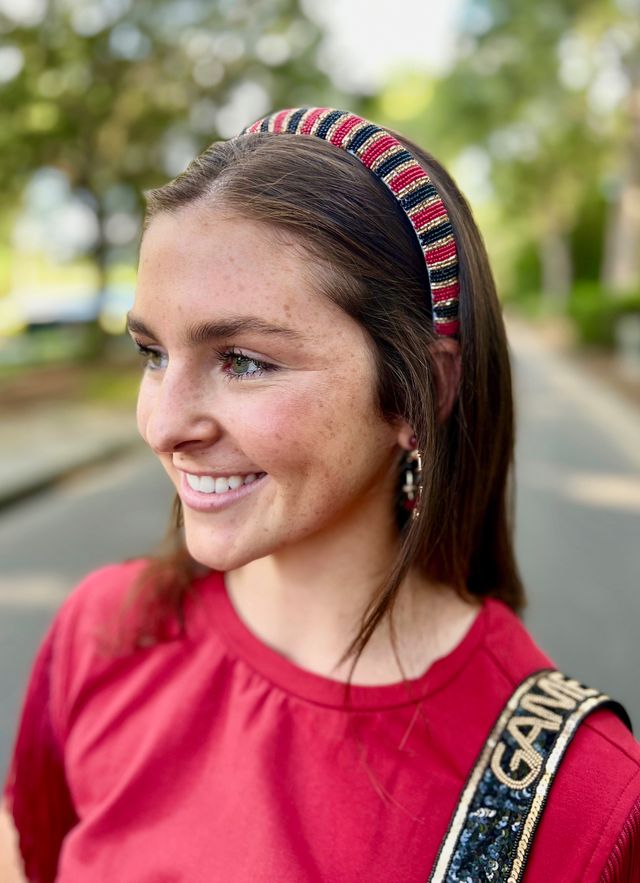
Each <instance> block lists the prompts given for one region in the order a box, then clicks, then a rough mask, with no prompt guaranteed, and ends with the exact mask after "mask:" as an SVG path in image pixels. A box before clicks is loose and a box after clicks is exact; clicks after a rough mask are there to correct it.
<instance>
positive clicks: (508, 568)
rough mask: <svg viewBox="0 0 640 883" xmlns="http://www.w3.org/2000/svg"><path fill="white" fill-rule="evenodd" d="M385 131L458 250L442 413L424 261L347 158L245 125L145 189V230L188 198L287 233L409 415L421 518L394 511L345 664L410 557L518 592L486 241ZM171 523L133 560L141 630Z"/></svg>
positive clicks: (388, 200) (373, 184)
mask: <svg viewBox="0 0 640 883" xmlns="http://www.w3.org/2000/svg"><path fill="white" fill-rule="evenodd" d="M396 137H398V138H399V140H401V141H402V142H403V143H404V144H405V145H406V146H407V147H408V149H409V150H410V151H411V152H412V153H413V154H414V156H416V158H417V159H418V161H419V162H421V164H423V166H424V168H425V170H426V171H427V172H428V174H429V176H430V177H431V179H432V181H433V183H434V184H435V186H436V188H437V189H438V191H439V193H440V194H441V196H442V198H443V200H444V202H445V204H446V206H447V209H448V212H449V216H450V218H451V222H452V224H453V228H454V231H455V237H456V242H457V247H458V252H459V260H460V285H461V293H460V323H461V331H460V335H459V337H460V346H461V357H462V379H461V384H460V388H459V394H458V397H457V401H456V403H455V405H454V407H453V410H452V412H451V414H450V416H449V417H448V419H447V420H445V421H444V422H442V423H441V424H439V423H438V421H437V419H436V397H435V381H434V376H435V375H434V370H433V362H432V356H431V353H430V344H431V343H432V342H433V341H434V340H435V339H436V335H435V334H434V332H433V330H432V326H431V308H430V299H429V288H428V279H427V274H426V269H425V265H424V259H423V257H422V254H421V251H420V247H419V245H418V243H417V240H416V237H415V234H414V232H413V230H412V229H411V226H410V224H409V222H408V219H407V218H406V217H404V215H403V213H402V211H401V210H400V209H399V207H398V205H397V203H396V201H395V199H394V197H393V196H392V195H391V194H390V193H389V192H388V191H387V190H386V188H385V187H384V185H383V184H381V183H380V182H379V181H377V180H376V179H375V177H374V176H373V175H372V174H371V173H370V172H369V171H368V170H367V169H365V168H364V167H363V166H362V165H361V163H360V162H359V161H358V160H357V159H356V158H354V157H353V156H351V155H350V154H348V153H347V152H346V151H343V150H341V149H338V148H335V147H333V146H332V145H330V144H327V143H326V142H324V141H322V140H320V139H318V138H313V137H301V136H296V135H277V136H276V135H272V134H252V135H245V136H242V137H239V138H236V139H234V140H231V141H226V142H216V143H214V144H212V145H211V146H210V147H209V148H208V149H207V150H205V151H204V153H202V154H201V155H200V156H199V157H197V158H196V159H195V160H193V162H192V163H191V165H190V166H189V167H188V168H187V170H186V171H185V172H184V173H183V174H182V175H180V176H179V177H178V178H176V179H175V180H174V181H171V182H170V183H168V184H166V185H164V186H163V187H160V188H158V189H156V190H152V191H150V192H149V193H148V194H147V205H148V209H147V215H146V218H145V229H146V227H147V226H148V224H149V223H150V222H151V221H152V219H153V218H154V217H155V216H156V215H157V214H159V213H162V212H170V213H173V212H177V211H179V210H180V209H182V208H183V207H185V206H188V205H191V204H196V203H197V204H199V205H200V206H209V205H210V206H222V207H223V208H224V209H225V211H227V210H228V211H231V212H232V213H233V215H234V216H239V217H245V218H247V219H250V220H251V221H253V222H256V221H257V222H264V223H265V224H268V225H269V227H270V228H272V229H274V230H275V231H283V232H285V233H286V234H287V235H288V236H289V237H292V238H293V239H294V240H295V241H297V242H299V243H300V244H301V245H302V246H303V248H304V249H305V250H306V252H307V253H308V254H310V255H311V257H312V258H314V259H315V261H316V262H318V263H319V265H320V267H322V268H323V269H324V272H322V273H321V275H320V276H319V277H318V278H317V283H318V286H319V288H320V290H321V292H322V293H323V294H324V295H325V296H326V297H328V298H330V299H331V300H332V301H334V302H335V303H337V304H338V305H339V306H340V307H341V308H342V309H344V310H345V311H346V312H347V313H348V314H349V315H350V316H351V317H353V318H354V319H355V320H356V321H357V322H359V323H360V325H361V326H362V327H363V328H364V329H365V330H366V331H367V333H368V334H369V336H370V338H371V340H372V342H373V344H374V348H375V352H376V357H377V363H378V402H379V407H380V410H381V412H382V413H383V414H384V415H385V416H387V417H389V418H391V417H395V416H400V417H402V418H404V419H405V420H407V421H408V422H409V423H410V424H411V426H412V427H413V428H414V431H415V434H416V436H417V439H418V447H419V448H420V450H421V452H422V459H423V464H424V469H423V484H424V489H423V494H422V502H421V506H420V517H419V518H418V519H416V520H411V519H407V518H406V517H405V518H403V517H402V515H401V510H399V511H398V524H399V536H400V543H399V550H398V555H397V559H396V561H395V563H394V566H393V570H392V572H391V573H390V574H389V576H388V579H387V580H386V581H385V583H384V584H383V585H381V586H380V588H379V590H378V591H377V592H376V594H375V595H374V597H373V598H372V599H371V602H370V604H369V606H368V608H367V611H366V613H365V615H364V617H363V620H362V623H361V628H360V630H359V633H358V634H357V636H356V638H355V639H354V640H353V642H352V643H351V645H350V646H349V647H348V648H347V650H346V651H345V654H344V656H343V660H346V659H348V658H350V657H353V665H352V668H351V671H353V666H355V663H356V662H357V659H358V657H359V655H360V653H361V652H362V650H363V649H364V647H365V645H366V643H367V641H368V640H369V638H370V637H371V635H372V634H373V632H374V631H375V629H376V627H377V625H378V624H379V623H380V622H381V620H382V619H383V618H384V617H385V615H386V614H390V613H391V612H392V610H393V603H394V600H395V598H396V595H397V591H398V588H399V586H400V583H401V581H402V579H403V578H404V576H405V575H406V573H407V571H408V570H409V569H410V568H412V567H415V568H418V569H419V570H421V571H422V573H424V574H425V575H426V576H427V577H428V578H430V579H432V580H434V581H436V582H441V583H446V584H449V585H452V586H453V587H455V589H456V590H457V591H458V592H459V594H460V595H461V596H463V597H469V596H493V597H495V598H499V599H501V600H503V601H504V602H506V603H507V604H508V605H509V606H510V607H511V608H512V609H514V610H516V611H518V610H519V609H520V608H521V607H522V606H523V605H524V603H525V600H524V590H523V586H522V583H521V580H520V576H519V573H518V568H517V564H516V561H515V557H514V551H513V513H514V488H513V485H512V484H511V477H512V469H513V448H514V414H513V399H512V386H511V369H510V362H509V354H508V348H507V340H506V334H505V329H504V324H503V321H502V315H501V309H500V304H499V301H498V298H497V295H496V290H495V285H494V282H493V278H492V274H491V270H490V267H489V263H488V259H487V255H486V251H485V248H484V245H483V242H482V238H481V236H480V233H479V231H478V229H477V227H476V225H475V222H474V220H473V217H472V214H471V211H470V209H469V206H468V204H467V202H466V201H465V199H464V197H463V196H462V194H461V193H460V191H459V190H458V188H457V187H456V185H455V183H454V182H453V180H452V179H451V177H450V176H449V175H448V174H447V172H446V171H445V170H444V169H443V168H442V166H441V165H440V164H439V163H438V162H437V161H436V160H435V159H434V158H433V157H432V156H430V155H429V154H428V153H426V152H425V151H423V150H421V149H420V148H419V147H417V146H415V145H413V144H412V143H411V142H409V141H407V140H406V139H403V138H401V137H400V136H398V135H396ZM180 524H181V519H180V510H179V506H178V507H177V508H176V509H175V522H174V526H173V528H172V529H171V532H170V533H171V537H172V539H173V541H174V543H176V544H177V545H176V546H175V548H174V550H173V551H172V552H170V553H169V554H165V555H164V556H161V557H158V558H156V559H155V560H152V561H151V562H150V564H149V566H148V568H147V570H146V571H145V580H144V583H145V585H146V586H148V588H149V590H150V591H149V599H150V601H152V602H153V606H154V609H155V610H156V614H155V615H154V616H151V614H150V613H149V611H147V616H146V619H145V620H144V622H143V625H145V627H146V629H147V641H148V633H149V630H150V629H151V630H153V629H156V628H157V625H158V623H159V622H161V621H162V613H160V615H158V613H157V611H163V610H165V611H171V612H173V613H177V614H178V616H179V619H180V622H183V605H184V599H185V595H186V592H188V588H189V585H190V584H191V582H192V580H193V577H194V574H195V569H194V568H195V567H196V566H197V565H195V564H194V562H192V561H190V559H189V557H188V555H187V554H185V549H184V544H183V543H182V541H181V539H180ZM149 610H150V608H149Z"/></svg>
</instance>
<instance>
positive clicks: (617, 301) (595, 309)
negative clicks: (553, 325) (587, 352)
mask: <svg viewBox="0 0 640 883" xmlns="http://www.w3.org/2000/svg"><path fill="white" fill-rule="evenodd" d="M568 312H569V316H570V317H571V318H572V319H573V321H574V324H575V327H576V330H577V332H578V338H579V340H580V342H581V343H583V344H586V345H589V346H597V347H603V348H607V349H611V348H613V346H614V345H615V327H616V322H617V320H618V319H619V318H620V317H621V316H624V315H628V314H629V313H637V314H638V315H640V292H632V293H630V294H628V295H626V296H624V297H620V295H618V294H614V293H613V292H610V291H607V290H606V289H604V288H602V286H600V285H598V284H597V283H595V282H582V283H579V284H577V285H575V286H574V288H573V290H572V292H571V298H570V300H569V308H568Z"/></svg>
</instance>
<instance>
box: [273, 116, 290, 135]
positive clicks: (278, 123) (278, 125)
mask: <svg viewBox="0 0 640 883" xmlns="http://www.w3.org/2000/svg"><path fill="white" fill-rule="evenodd" d="M289 113H290V111H288V110H281V111H280V113H277V114H276V115H275V117H274V120H273V131H274V132H276V133H278V134H280V132H282V126H283V124H284V121H285V120H286V118H287V117H288V116H289Z"/></svg>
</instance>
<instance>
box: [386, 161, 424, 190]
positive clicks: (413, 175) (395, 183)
mask: <svg viewBox="0 0 640 883" xmlns="http://www.w3.org/2000/svg"><path fill="white" fill-rule="evenodd" d="M415 181H424V183H425V184H426V183H427V182H428V181H429V176H428V175H427V173H426V172H424V171H423V170H422V169H420V168H418V167H417V166H411V168H408V169H405V170H404V171H403V172H398V174H397V175H394V176H393V178H391V179H390V180H389V181H387V185H388V186H389V187H390V188H391V190H393V192H394V193H399V192H400V190H404V188H405V187H407V186H408V185H409V184H413V183H414V182H415Z"/></svg>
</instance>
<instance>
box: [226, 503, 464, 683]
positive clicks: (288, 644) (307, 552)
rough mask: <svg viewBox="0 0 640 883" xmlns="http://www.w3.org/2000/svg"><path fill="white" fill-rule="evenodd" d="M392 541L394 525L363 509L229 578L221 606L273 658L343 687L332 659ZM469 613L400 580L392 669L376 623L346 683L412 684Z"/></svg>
mask: <svg viewBox="0 0 640 883" xmlns="http://www.w3.org/2000/svg"><path fill="white" fill-rule="evenodd" d="M374 537H375V538H376V541H375V542H374V541H373V539H372V538H374ZM398 542H399V541H398V538H397V533H396V531H395V527H394V525H392V524H390V523H385V522H384V521H383V522H380V523H378V524H377V525H376V524H375V523H372V521H371V512H370V511H369V512H368V513H367V518H362V519H361V520H360V522H359V524H358V523H356V524H354V523H353V522H352V523H351V526H350V529H349V530H345V529H344V526H341V525H334V526H333V527H332V528H329V529H327V530H326V531H324V532H323V533H321V534H320V533H319V534H314V535H313V537H310V538H307V539H306V540H305V541H304V542H302V543H296V544H295V546H292V547H286V548H284V549H282V550H280V551H278V552H275V553H274V554H271V555H269V556H267V557H265V558H260V559H257V560H255V561H251V562H250V563H248V564H246V565H244V566H242V567H239V568H237V569H236V570H233V571H230V572H229V573H227V575H226V584H227V590H228V593H229V597H230V600H231V602H232V604H233V605H234V607H235V608H236V611H237V612H238V615H239V616H240V617H241V618H242V619H243V621H244V622H245V624H246V625H247V626H248V628H250V629H251V631H252V632H253V633H254V634H255V635H256V636H257V637H258V638H259V639H260V640H262V641H263V642H264V643H266V644H267V645H269V646H270V647H272V648H273V649H274V650H276V651H277V652H279V653H281V654H282V655H283V656H285V657H287V658H288V659H290V660H291V661H292V662H294V663H295V664H297V665H299V666H300V667H302V668H305V669H307V670H308V671H312V672H315V673H316V674H320V675H324V676H327V677H332V678H335V679H338V680H345V679H346V678H347V676H348V674H349V670H350V667H351V660H348V661H347V662H346V663H340V662H339V661H340V659H341V657H342V655H343V654H344V652H345V650H346V648H347V647H348V645H349V644H350V643H351V641H352V640H353V638H354V637H355V636H356V634H357V632H358V631H359V627H360V624H361V620H362V615H363V613H364V611H365V610H366V608H367V606H368V604H369V602H370V601H371V598H372V596H373V595H374V593H375V592H376V590H377V589H378V588H379V587H380V586H381V585H382V584H383V583H384V581H385V578H386V576H387V574H388V572H389V570H390V568H391V566H392V563H393V559H394V556H395V555H396V554H397V551H398ZM476 612H477V606H476V605H473V606H472V605H469V604H468V603H466V602H463V601H462V600H461V599H460V598H459V597H458V595H457V594H456V593H455V591H454V590H453V589H451V588H449V587H447V586H443V585H439V584H438V585H436V584H433V583H430V582H429V581H428V580H426V579H425V578H424V577H421V576H420V575H418V574H417V573H416V572H413V571H412V572H410V573H409V574H408V576H407V578H406V579H405V580H404V581H403V583H402V585H401V586H400V590H399V593H398V597H397V602H396V605H395V610H394V617H393V621H394V626H395V632H396V635H397V646H398V650H399V657H400V663H401V666H402V667H400V666H399V665H398V660H397V658H396V655H395V653H394V650H393V646H392V644H391V640H390V632H389V621H388V620H387V619H385V620H384V621H383V623H381V624H380V626H379V627H378V629H377V630H376V632H375V633H374V635H373V636H372V638H371V640H370V641H369V643H368V644H367V646H366V647H365V650H364V651H363V653H362V656H361V657H360V659H359V660H358V663H357V665H356V667H355V669H354V672H353V676H352V682H353V683H354V684H384V683H393V682H395V681H398V680H400V679H401V678H402V677H403V676H406V677H408V678H414V677H418V676H420V675H421V674H422V673H423V672H424V671H425V670H426V669H427V668H428V666H429V665H430V664H431V662H433V661H434V659H436V658H438V657H439V656H443V655H445V654H446V653H448V652H449V651H450V650H451V649H452V648H453V647H454V646H455V645H456V644H457V643H458V641H459V640H460V639H461V637H462V636H463V635H464V633H465V631H466V630H467V629H468V627H469V625H470V624H471V622H472V620H473V618H475V614H476Z"/></svg>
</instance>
